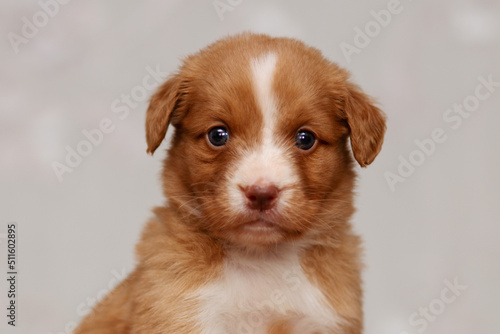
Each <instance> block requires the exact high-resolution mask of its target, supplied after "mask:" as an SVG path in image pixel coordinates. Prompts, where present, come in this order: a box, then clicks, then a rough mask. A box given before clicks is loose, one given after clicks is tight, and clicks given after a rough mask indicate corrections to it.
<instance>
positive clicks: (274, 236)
mask: <svg viewBox="0 0 500 334" xmlns="http://www.w3.org/2000/svg"><path fill="white" fill-rule="evenodd" d="M287 221H288V220H287V219H286V217H284V216H282V215H281V214H278V213H274V212H273V213H255V214H242V215H239V216H238V217H235V219H234V220H233V222H231V223H230V224H228V225H226V226H225V228H223V229H221V230H220V231H219V232H218V233H217V232H216V234H218V237H220V238H222V239H225V240H227V241H228V242H229V243H231V244H232V245H233V246H235V247H240V248H257V249H266V248H269V247H275V246H276V245H279V244H281V243H284V242H288V241H292V240H296V239H298V238H300V237H301V236H302V235H303V233H304V231H301V230H299V229H298V228H297V227H296V226H291V225H290V224H289V223H287Z"/></svg>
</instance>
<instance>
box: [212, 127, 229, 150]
mask: <svg viewBox="0 0 500 334" xmlns="http://www.w3.org/2000/svg"><path fill="white" fill-rule="evenodd" d="M228 140H229V131H228V130H227V129H226V128H225V127H222V126H217V127H215V128H212V129H210V131H208V141H209V142H210V144H212V145H214V146H222V145H225V144H226V143H227V141H228Z"/></svg>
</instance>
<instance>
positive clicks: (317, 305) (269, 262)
mask: <svg viewBox="0 0 500 334" xmlns="http://www.w3.org/2000/svg"><path fill="white" fill-rule="evenodd" d="M197 298H198V300H199V301H200V304H201V309H200V313H199V316H198V321H199V324H200V327H201V328H202V329H203V330H202V333H203V334H227V333H231V334H233V333H234V334H251V333H253V334H264V333H267V329H268V327H269V325H270V324H271V323H273V322H275V321H278V320H280V319H291V321H292V326H293V328H294V331H293V333H297V334H298V333H300V334H308V333H330V332H331V331H332V330H333V329H334V328H335V327H336V325H337V324H338V322H339V320H340V319H339V317H338V316H337V315H336V313H335V311H334V310H333V309H331V308H330V307H328V306H327V304H326V303H325V301H324V296H323V294H322V293H321V291H320V290H319V289H318V288H317V287H315V286H314V285H313V284H311V282H309V280H308V279H307V278H306V275H305V273H304V271H303V270H302V268H301V266H300V263H299V258H298V255H297V251H293V250H287V251H285V252H280V254H279V255H276V254H274V255H272V256H269V255H267V256H265V257H255V256H242V255H235V256H230V257H228V259H227V260H226V262H225V268H224V275H223V276H222V277H221V278H220V279H219V280H218V281H216V282H213V283H210V284H209V285H207V286H205V287H203V288H202V289H200V290H199V291H198V296H197Z"/></svg>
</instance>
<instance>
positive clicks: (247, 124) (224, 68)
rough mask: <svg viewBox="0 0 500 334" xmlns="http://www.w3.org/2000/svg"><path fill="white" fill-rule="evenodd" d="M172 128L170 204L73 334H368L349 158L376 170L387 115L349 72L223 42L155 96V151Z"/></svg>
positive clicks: (306, 55)
mask: <svg viewBox="0 0 500 334" xmlns="http://www.w3.org/2000/svg"><path fill="white" fill-rule="evenodd" d="M169 124H170V125H172V126H173V128H174V130H175V133H174V136H173V139H172V143H171V147H170V149H169V150H168V156H167V158H166V159H165V162H164V167H163V173H162V180H163V190H164V194H165V196H166V198H167V199H168V201H167V203H166V204H165V206H164V207H160V208H156V209H155V210H154V217H153V218H152V219H151V220H150V221H149V223H148V224H147V225H146V227H145V229H144V232H143V234H142V239H141V241H140V243H139V244H138V246H137V258H138V263H137V267H136V269H135V271H134V272H133V273H132V274H131V275H130V276H129V277H128V278H127V279H126V280H125V281H123V282H122V283H121V285H119V286H118V287H117V288H116V289H115V290H114V291H112V292H111V293H110V294H109V295H108V296H107V297H106V298H105V299H104V300H103V301H102V302H101V303H100V304H99V305H98V306H97V307H96V308H95V309H94V310H93V312H92V313H91V314H90V315H88V316H87V318H85V319H84V320H83V322H82V323H81V324H80V326H79V327H78V328H77V329H76V331H75V333H76V334H83V333H85V334H89V333H95V334H97V333H99V334H107V333H131V334H132V333H133V334H139V333H140V334H160V333H162V334H165V333H176V334H184V333H200V334H201V333H203V334H221V333H245V334H246V333H259V334H260V333H269V334H270V333H272V334H279V333H294V334H312V333H321V334H323V333H345V334H347V333H349V334H359V333H361V332H362V327H363V312H362V289H361V278H360V270H361V261H360V241H359V238H358V237H357V236H356V235H355V234H353V232H352V229H351V225H350V223H349V219H350V217H351V215H352V214H353V212H354V208H353V186H354V181H355V173H354V171H353V159H352V156H351V155H354V158H355V159H356V161H357V162H358V163H359V164H360V165H361V166H362V167H365V166H367V165H369V164H370V163H371V162H372V161H373V160H374V159H375V157H376V155H377V154H378V153H379V151H380V149H381V145H382V141H383V136H384V132H385V118H384V115H383V113H382V112H381V111H380V110H379V109H378V108H377V107H376V106H374V105H373V103H372V100H371V99H370V98H369V97H368V96H367V95H365V94H364V93H363V92H362V91H361V90H360V89H359V88H358V87H357V86H356V85H354V84H353V83H351V82H350V81H349V74H348V72H346V71H345V70H343V69H341V68H339V67H338V66H337V65H335V64H334V63H332V62H329V61H328V60H326V59H325V58H323V56H322V55H321V53H320V52H319V51H318V50H316V49H314V48H311V47H307V46H306V45H304V44H303V43H301V42H299V41H297V40H294V39H288V38H272V37H269V36H265V35H256V34H251V33H245V34H241V35H237V36H233V37H229V38H225V39H222V40H220V41H218V42H216V43H214V44H212V45H210V46H208V47H207V48H205V49H203V50H202V51H200V52H198V53H196V54H194V55H191V56H189V57H187V58H186V59H185V60H184V63H183V65H182V66H181V68H180V70H179V72H178V73H176V74H174V75H173V76H171V77H170V78H169V80H168V81H167V82H166V83H164V84H163V85H162V86H161V87H160V88H159V89H158V91H157V92H156V93H155V94H154V96H153V97H152V99H151V103H150V106H149V108H148V111H147V115H146V138H147V144H148V152H149V153H151V154H152V153H153V152H155V150H156V149H157V148H158V147H159V145H160V143H161V142H162V141H163V139H164V137H165V134H166V131H167V127H168V126H169ZM348 139H350V140H348ZM349 142H350V147H351V148H352V151H351V149H350V148H349V145H348V144H349ZM351 152H352V153H351Z"/></svg>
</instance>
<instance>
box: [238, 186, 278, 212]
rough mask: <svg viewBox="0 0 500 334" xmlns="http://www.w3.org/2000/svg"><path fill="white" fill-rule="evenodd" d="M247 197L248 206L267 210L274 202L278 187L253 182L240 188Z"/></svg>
mask: <svg viewBox="0 0 500 334" xmlns="http://www.w3.org/2000/svg"><path fill="white" fill-rule="evenodd" d="M242 190H243V192H244V193H245V196H246V197H247V199H248V202H247V204H248V206H249V207H250V208H251V209H254V210H269V209H271V208H273V207H274V205H275V204H276V199H277V198H278V194H279V189H278V187H276V186H275V185H272V184H271V185H258V184H254V185H251V186H247V187H245V188H243V189H242Z"/></svg>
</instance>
